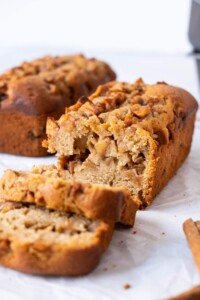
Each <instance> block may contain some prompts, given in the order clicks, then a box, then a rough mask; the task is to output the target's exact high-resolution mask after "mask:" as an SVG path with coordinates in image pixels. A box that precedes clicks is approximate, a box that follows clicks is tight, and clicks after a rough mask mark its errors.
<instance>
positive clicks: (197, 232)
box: [183, 219, 200, 272]
mask: <svg viewBox="0 0 200 300" xmlns="http://www.w3.org/2000/svg"><path fill="white" fill-rule="evenodd" d="M183 230H184V232H185V235H186V238H187V241H188V244H189V246H190V249H191V251H192V255H193V257H194V260H195V263H196V265H197V268H198V270H199V272H200V221H196V222H194V221H193V220H192V219H188V220H186V221H185V222H184V223H183Z"/></svg>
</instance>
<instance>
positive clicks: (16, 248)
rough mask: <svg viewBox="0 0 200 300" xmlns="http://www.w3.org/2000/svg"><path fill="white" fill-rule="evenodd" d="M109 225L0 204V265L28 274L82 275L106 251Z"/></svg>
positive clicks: (53, 212) (31, 208)
mask: <svg viewBox="0 0 200 300" xmlns="http://www.w3.org/2000/svg"><path fill="white" fill-rule="evenodd" d="M112 232H113V225H112V224H111V223H110V224H108V223H105V222H103V221H98V220H89V219H87V218H85V217H82V216H77V215H74V214H69V213H65V212H61V211H51V210H48V209H46V208H41V207H38V206H35V205H31V204H22V203H17V202H11V201H6V202H1V203H0V265H3V266H6V267H9V268H12V269H15V270H18V271H22V272H26V273H31V274H44V275H73V276H75V275H76V276H77V275H83V274H86V273H88V272H90V271H92V270H93V269H94V268H95V267H96V266H97V264H98V262H99V260H100V258H101V256H102V253H103V252H104V251H105V250H106V248H107V247H108V244H109V242H110V240H111V237H112Z"/></svg>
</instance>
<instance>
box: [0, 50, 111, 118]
mask: <svg viewBox="0 0 200 300" xmlns="http://www.w3.org/2000/svg"><path fill="white" fill-rule="evenodd" d="M114 79H115V73H114V72H113V70H112V69H111V68H110V67H109V66H108V65H107V64H106V63H104V62H101V61H98V60H96V59H94V58H91V59H86V58H85V57H84V56H83V55H72V56H60V57H58V56H55V57H52V56H46V57H43V58H41V59H37V60H34V61H32V62H24V63H22V64H21V65H20V66H18V67H14V68H12V69H10V70H8V71H6V72H4V73H3V74H1V75H0V103H1V106H0V107H1V110H3V111H7V110H9V111H15V110H19V111H21V112H24V113H26V114H31V115H41V114H46V113H50V112H52V111H54V110H56V109H57V106H58V108H59V106H62V107H65V106H67V105H70V104H73V103H74V102H75V101H76V100H77V99H78V98H79V97H80V96H81V95H89V94H91V92H93V91H94V89H95V88H96V87H97V86H98V85H99V84H101V83H105V82H107V81H110V80H114ZM41 99H42V101H41Z"/></svg>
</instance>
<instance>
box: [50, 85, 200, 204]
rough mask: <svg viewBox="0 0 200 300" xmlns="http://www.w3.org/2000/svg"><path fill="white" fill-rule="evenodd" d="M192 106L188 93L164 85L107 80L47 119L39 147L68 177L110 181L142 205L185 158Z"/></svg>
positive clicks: (193, 114) (96, 181)
mask: <svg viewBox="0 0 200 300" xmlns="http://www.w3.org/2000/svg"><path fill="white" fill-rule="evenodd" d="M197 108H198V105H197V102H196V100H195V99H194V98H193V97H192V95H191V94H189V93H188V92H187V91H185V90H183V89H180V88H177V87H173V86H169V85H167V84H164V83H159V84H155V85H148V84H145V83H144V82H143V81H142V80H138V81H136V82H135V83H134V84H128V83H124V82H123V83H119V82H111V83H107V84H105V85H103V86H100V87H99V88H98V89H97V90H96V92H95V93H93V94H92V95H91V96H90V97H89V98H88V99H87V98H84V99H80V101H79V102H78V103H77V104H75V105H74V106H71V107H69V108H67V109H66V113H65V114H64V115H62V116H61V118H60V119H59V120H58V121H55V120H53V119H49V120H48V122H47V136H48V139H47V140H46V141H45V142H44V146H46V147H48V151H49V152H52V153H53V152H57V154H58V156H60V167H61V168H62V169H65V170H66V173H67V174H68V176H69V178H76V180H85V181H89V182H95V183H105V182H107V181H108V179H109V183H110V184H111V185H113V186H122V185H124V186H127V187H128V188H129V190H130V192H131V193H132V195H134V197H136V198H138V202H139V203H140V204H141V207H145V206H146V205H149V204H150V203H151V202H152V200H153V198H154V197H155V196H156V195H157V194H158V193H159V192H160V191H161V189H162V188H163V187H164V186H165V185H166V184H167V183H168V181H169V179H170V178H171V177H172V176H173V175H174V174H175V173H176V171H177V169H178V168H179V167H180V165H181V164H182V162H183V161H184V160H185V158H186V157H187V155H188V153H189V150H190V146H191V142H192V134H193V129H194V121H195V115H196V111H197ZM65 162H66V163H65ZM101 170H102V171H101ZM88 174H91V176H90V178H89V175H88Z"/></svg>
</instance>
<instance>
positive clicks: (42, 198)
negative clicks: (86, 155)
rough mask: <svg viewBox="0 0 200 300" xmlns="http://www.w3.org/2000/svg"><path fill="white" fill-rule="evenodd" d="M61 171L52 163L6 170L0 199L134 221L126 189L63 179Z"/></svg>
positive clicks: (119, 220)
mask: <svg viewBox="0 0 200 300" xmlns="http://www.w3.org/2000/svg"><path fill="white" fill-rule="evenodd" d="M62 173H63V172H61V171H60V172H59V171H58V169H57V168H56V167H55V166H50V167H35V168H34V169H33V171H32V172H22V171H13V170H6V171H5V172H4V175H3V177H2V178H1V180H0V199H2V200H12V201H18V202H25V203H34V204H36V205H38V206H43V207H46V208H49V209H54V210H62V211H66V212H72V213H76V214H78V215H83V216H85V217H87V218H91V219H101V220H105V221H110V222H121V223H123V224H125V225H129V226H132V225H133V224H134V221H135V214H136V211H137V205H136V204H135V203H134V202H133V201H132V199H131V196H130V193H129V192H128V191H127V190H126V189H124V188H111V187H110V186H107V185H94V184H89V183H80V182H73V181H67V180H65V179H64V176H63V175H62Z"/></svg>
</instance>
